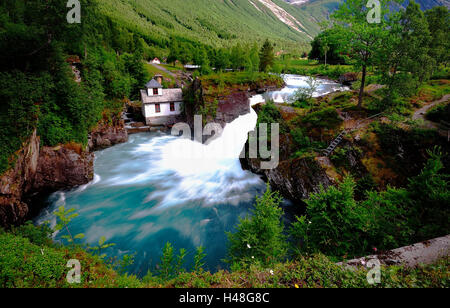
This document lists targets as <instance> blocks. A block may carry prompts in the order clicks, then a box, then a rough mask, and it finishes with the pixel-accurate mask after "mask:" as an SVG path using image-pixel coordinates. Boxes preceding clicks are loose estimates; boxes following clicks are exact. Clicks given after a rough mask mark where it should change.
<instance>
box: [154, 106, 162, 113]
mask: <svg viewBox="0 0 450 308" xmlns="http://www.w3.org/2000/svg"><path fill="white" fill-rule="evenodd" d="M155 112H156V113H160V112H161V105H160V104H155Z"/></svg>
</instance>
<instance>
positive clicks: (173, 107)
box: [170, 103, 175, 112]
mask: <svg viewBox="0 0 450 308" xmlns="http://www.w3.org/2000/svg"><path fill="white" fill-rule="evenodd" d="M170 111H171V112H174V111H175V103H170Z"/></svg>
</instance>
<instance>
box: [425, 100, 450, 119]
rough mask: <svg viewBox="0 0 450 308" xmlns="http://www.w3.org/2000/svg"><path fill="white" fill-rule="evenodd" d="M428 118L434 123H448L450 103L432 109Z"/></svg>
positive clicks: (428, 113)
mask: <svg viewBox="0 0 450 308" xmlns="http://www.w3.org/2000/svg"><path fill="white" fill-rule="evenodd" d="M426 118H427V119H428V120H430V121H433V122H438V123H439V122H440V121H448V120H449V119H450V103H448V102H447V103H444V104H440V105H438V106H436V107H433V108H432V109H430V110H429V111H428V112H427V114H426Z"/></svg>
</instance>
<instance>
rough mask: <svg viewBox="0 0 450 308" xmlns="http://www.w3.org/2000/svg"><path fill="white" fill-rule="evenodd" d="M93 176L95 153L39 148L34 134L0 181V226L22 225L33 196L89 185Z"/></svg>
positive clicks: (78, 149) (38, 139) (68, 147)
mask: <svg viewBox="0 0 450 308" xmlns="http://www.w3.org/2000/svg"><path fill="white" fill-rule="evenodd" d="M93 173H94V155H93V154H92V153H90V152H89V151H87V150H85V149H81V147H78V148H77V147H74V146H71V145H65V146H58V147H55V148H51V147H40V138H39V137H38V136H36V131H35V132H34V133H33V134H32V136H31V137H30V138H29V140H28V141H27V142H26V143H25V145H24V147H23V148H22V149H21V150H20V151H19V152H18V153H17V158H16V163H15V166H14V167H13V168H12V169H10V170H8V171H7V172H6V173H4V174H3V175H2V176H1V178H0V225H1V226H4V227H7V226H10V225H17V224H21V223H23V222H24V221H25V220H26V219H27V218H29V214H30V211H31V208H30V206H31V203H32V200H33V197H34V196H37V195H40V194H45V193H50V192H53V191H56V190H60V189H68V188H71V187H73V186H77V185H82V184H86V183H88V182H89V181H91V180H92V178H93Z"/></svg>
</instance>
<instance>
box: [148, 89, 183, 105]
mask: <svg viewBox="0 0 450 308" xmlns="http://www.w3.org/2000/svg"><path fill="white" fill-rule="evenodd" d="M141 97H142V103H144V104H160V103H175V102H182V101H183V90H181V89H163V95H153V96H148V95H147V91H145V90H141Z"/></svg>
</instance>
